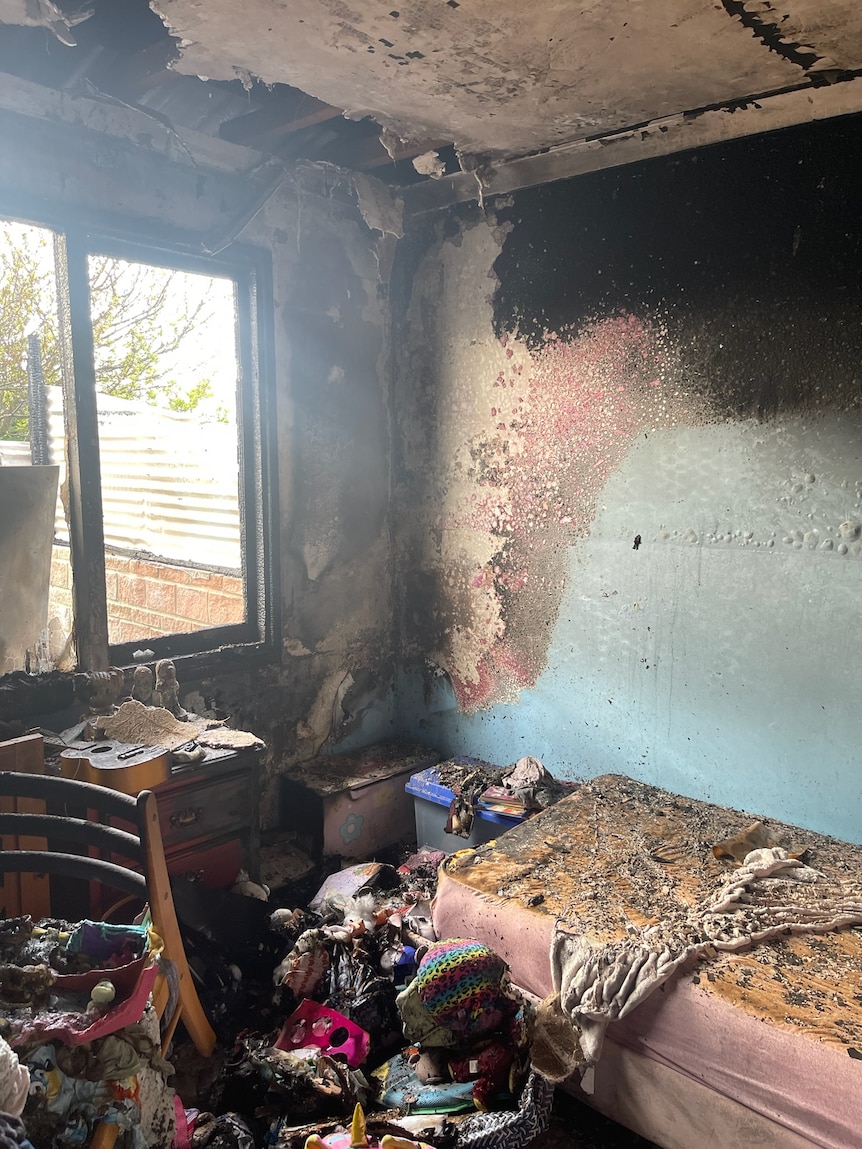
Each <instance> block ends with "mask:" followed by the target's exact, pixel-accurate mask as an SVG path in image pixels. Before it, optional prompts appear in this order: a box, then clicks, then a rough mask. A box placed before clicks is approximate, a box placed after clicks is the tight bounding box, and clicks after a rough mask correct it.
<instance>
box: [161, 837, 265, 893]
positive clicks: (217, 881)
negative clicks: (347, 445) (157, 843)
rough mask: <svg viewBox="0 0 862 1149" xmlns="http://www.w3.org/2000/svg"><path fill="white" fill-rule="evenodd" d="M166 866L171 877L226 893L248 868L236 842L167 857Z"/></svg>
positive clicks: (209, 844) (231, 840) (212, 844)
mask: <svg viewBox="0 0 862 1149" xmlns="http://www.w3.org/2000/svg"><path fill="white" fill-rule="evenodd" d="M166 862H167V867H168V874H169V875H170V877H172V878H185V879H186V881H189V882H200V883H201V884H202V885H204V886H213V887H215V888H216V889H229V888H230V887H231V886H232V885H233V884H234V882H235V881H236V877H237V874H238V873H239V871H240V870H241V869H242V868H243V866H245V865H247V862H246V859H245V853H244V851H243V848H242V842H241V841H240V840H239V838H228V839H221V840H220V841H218V842H204V843H203V845H200V846H195V847H193V848H192V849H188V850H180V851H178V852H177V853H175V854H171V855H169V856H168V857H167V859H166Z"/></svg>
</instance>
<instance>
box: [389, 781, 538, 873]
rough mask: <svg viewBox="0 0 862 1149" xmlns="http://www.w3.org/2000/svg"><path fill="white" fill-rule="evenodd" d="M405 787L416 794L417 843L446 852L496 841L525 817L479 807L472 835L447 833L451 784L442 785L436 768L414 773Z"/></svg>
mask: <svg viewBox="0 0 862 1149" xmlns="http://www.w3.org/2000/svg"><path fill="white" fill-rule="evenodd" d="M405 790H406V791H407V793H408V794H412V795H413V809H414V812H415V815H416V844H417V846H430V847H431V848H432V849H434V850H442V851H443V853H444V854H454V853H455V851H456V850H465V849H467V848H468V847H469V846H480V845H481V844H482V843H483V842H490V841H493V839H494V838H499V837H500V835H501V834H505V832H506V831H507V830H511V828H512V827H513V826H517V825H518V824H519V823H520V822H523V820H524V817H523V815H517V816H514V817H508V816H507V815H505V814H495V813H493V812H492V811H491V810H480V809H476V810H474V817H473V826H472V829H471V830H470V837H469V838H461V837H459V836H458V835H457V834H447V833H446V821H447V819H448V817H449V806H450V804H451V802H452V799H453V798H454V797H455V795H454V794H453V793H452V791H451V790H450V789H448V787H446V786H441V784H440V776H439V774H438V771H437V768H436V767H434V766H432V767H431V768H430V769H428V770H422V771H421V772H420V773H419V774H413V775H412V776H411V778H410V781H409V782H408V783H407V785H406V786H405Z"/></svg>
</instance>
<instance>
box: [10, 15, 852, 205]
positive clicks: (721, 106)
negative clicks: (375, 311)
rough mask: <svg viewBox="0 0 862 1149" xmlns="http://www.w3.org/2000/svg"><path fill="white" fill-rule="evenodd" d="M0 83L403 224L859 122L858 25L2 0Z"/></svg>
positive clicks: (810, 20)
mask: <svg viewBox="0 0 862 1149" xmlns="http://www.w3.org/2000/svg"><path fill="white" fill-rule="evenodd" d="M0 71H5V72H8V73H11V74H12V75H15V76H19V77H21V78H23V79H26V80H31V81H36V82H38V83H40V84H44V85H46V86H48V87H52V88H58V89H60V90H63V91H66V92H69V93H71V94H81V95H86V96H90V97H95V98H102V99H108V100H112V101H119V102H120V103H122V104H126V105H131V106H133V107H135V108H139V109H141V110H143V111H145V112H147V113H148V114H149V115H151V116H153V117H154V118H155V119H158V120H160V121H162V122H163V123H164V124H165V125H166V126H172V127H174V128H177V129H182V128H187V129H192V130H194V131H197V132H203V133H208V134H210V135H212V136H214V137H219V138H222V139H224V140H227V141H230V142H231V143H234V144H240V145H243V146H246V147H249V148H251V149H254V150H255V151H257V152H263V153H267V154H269V155H272V156H275V157H277V159H278V160H280V161H282V162H283V163H285V164H292V163H294V162H296V161H300V160H301V161H311V162H317V163H326V164H333V165H335V166H337V167H339V168H345V169H349V170H352V171H360V172H368V173H370V174H373V175H374V176H375V177H376V178H377V179H379V180H382V181H384V182H386V183H389V184H391V185H395V186H398V187H403V188H406V189H409V190H408V191H407V192H406V196H405V198H406V200H407V206H408V210H411V211H414V212H415V211H424V210H429V209H433V208H436V207H441V206H445V205H446V204H448V203H453V202H457V201H459V200H463V199H469V198H473V199H476V198H478V199H480V200H481V199H482V198H483V196H484V195H485V194H497V193H500V192H505V191H509V190H512V189H513V188H515V187H522V186H526V185H529V184H536V183H541V182H547V181H550V180H554V179H558V178H565V177H568V176H571V175H574V174H579V173H580V172H581V171H588V170H595V169H597V168H602V167H607V166H612V165H615V164H618V163H623V162H630V161H631V160H636V159H642V158H645V157H647V156H649V155H651V154H661V153H667V152H670V151H678V150H683V149H687V148H691V147H699V146H702V145H704V144H706V143H712V142H716V141H718V140H720V139H725V138H730V137H733V136H736V135H748V134H754V133H755V132H762V131H768V130H772V129H774V128H778V127H784V126H788V125H790V124H793V123H801V122H805V121H806V120H810V119H817V118H822V117H826V116H834V115H842V114H845V113H848V112H855V111H859V110H860V109H862V94H860V93H862V8H860V7H859V6H858V4H857V3H855V2H854V0H786V2H785V3H783V4H778V2H777V0H651V2H650V3H645V2H643V0H610V2H605V3H597V2H595V0H592V2H590V3H587V4H581V5H572V4H571V3H570V2H569V0H545V2H544V3H542V4H539V5H526V4H523V3H519V2H518V0H502V2H501V0H463V2H462V0H403V2H400V0H367V2H365V3H363V4H356V3H353V2H352V0H291V2H290V3H276V2H274V0H245V2H244V3H243V5H242V6H241V18H238V6H237V4H236V0H206V3H203V2H202V0H149V2H148V0H0ZM830 88H836V89H841V91H840V94H839V95H835V94H832V95H830V94H829V91H828V90H829V89H830ZM740 110H741V111H743V112H745V113H746V114H745V115H741V114H738V115H734V113H738V112H740ZM731 116H733V119H731ZM695 122H696V126H695V127H694V128H692V124H693V123H695ZM620 141H622V146H620ZM603 152H604V154H602V153H603ZM525 165H527V166H525ZM411 185H419V186H413V187H412V188H411ZM411 201H412V203H411Z"/></svg>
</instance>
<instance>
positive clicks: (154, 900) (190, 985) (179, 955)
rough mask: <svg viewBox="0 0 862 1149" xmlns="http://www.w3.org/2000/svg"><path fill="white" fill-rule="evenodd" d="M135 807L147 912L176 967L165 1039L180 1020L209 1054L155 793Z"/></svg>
mask: <svg viewBox="0 0 862 1149" xmlns="http://www.w3.org/2000/svg"><path fill="white" fill-rule="evenodd" d="M138 811H139V815H140V825H141V837H142V838H143V839H144V841H145V842H146V850H147V882H148V885H149V892H150V913H151V915H152V919H153V928H154V929H155V931H156V933H157V934H158V935H159V937H160V938H161V939H162V941H163V942H164V943H165V950H164V952H165V957H166V958H169V959H170V960H171V961H172V962H173V963H174V966H175V967H176V971H177V979H178V983H179V984H178V991H179V1000H178V1002H177V1008H176V1011H175V1013H174V1017H173V1018H170V1019H169V1021H168V1029H167V1031H166V1033H167V1037H166V1039H165V1040H166V1041H169V1039H170V1036H172V1035H173V1031H174V1029H175V1028H176V1024H177V1022H178V1021H179V1020H182V1023H183V1025H184V1026H185V1029H186V1032H187V1033H188V1035H189V1037H190V1038H191V1039H192V1041H193V1042H194V1044H195V1048H196V1049H197V1051H198V1053H200V1054H201V1056H202V1057H209V1055H210V1054H211V1053H212V1051H213V1049H214V1048H215V1043H216V1036H215V1033H214V1032H213V1029H212V1026H211V1025H210V1023H209V1021H208V1020H207V1016H206V1014H205V1013H204V1011H203V1006H202V1005H201V1003H200V998H199V997H198V993H197V990H196V989H195V984H194V981H193V979H192V973H191V970H190V969H189V964H188V961H187V960H186V951H185V946H184V945H183V939H182V935H181V934H180V927H179V923H178V922H177V915H176V911H175V909H174V898H173V894H172V892H171V883H170V879H169V878H168V868H167V865H166V864H165V853H164V848H163V846H162V833H161V827H160V825H159V811H158V807H157V806H156V798H155V795H154V794H153V793H152V791H150V790H145V791H144V792H143V793H141V794H139V795H138Z"/></svg>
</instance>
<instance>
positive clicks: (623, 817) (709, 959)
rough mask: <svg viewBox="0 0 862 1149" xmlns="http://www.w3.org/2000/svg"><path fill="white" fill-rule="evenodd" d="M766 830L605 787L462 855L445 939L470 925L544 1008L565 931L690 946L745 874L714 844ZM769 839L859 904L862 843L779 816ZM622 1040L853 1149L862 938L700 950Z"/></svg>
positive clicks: (859, 1084)
mask: <svg viewBox="0 0 862 1149" xmlns="http://www.w3.org/2000/svg"><path fill="white" fill-rule="evenodd" d="M751 821H752V818H751V817H750V816H748V815H746V814H743V813H740V812H738V811H735V810H731V809H729V808H726V807H721V806H715V805H711V804H709V803H704V802H698V801H695V800H692V799H687V798H681V797H679V796H677V795H674V794H670V793H668V792H666V791H663V790H658V789H656V788H654V787H650V786H646V785H643V784H641V783H638V782H635V781H633V780H631V779H628V778H624V777H620V776H616V775H607V776H603V777H601V778H597V779H594V780H593V781H591V782H589V783H586V784H585V785H584V786H583V787H581V788H580V789H579V790H578V792H577V793H575V794H574V795H572V796H571V797H569V798H566V799H564V800H563V801H561V802H559V803H558V804H557V805H556V806H553V807H551V808H550V809H548V810H546V811H544V812H543V813H542V814H539V815H537V816H536V817H534V818H532V819H530V820H529V821H527V822H525V823H524V824H523V825H522V826H519V827H516V828H515V829H513V830H511V831H509V833H508V834H506V835H504V836H502V837H501V838H500V839H499V841H498V842H497V843H489V844H488V845H486V846H482V847H480V848H479V849H477V850H475V851H469V852H465V853H463V854H458V855H455V856H453V857H452V858H451V859H449V860H448V861H447V862H446V863H445V864H444V866H443V867H442V868H441V876H440V883H439V887H438V895H437V900H436V903H435V909H434V920H435V928H436V929H437V930H438V933H439V934H440V936H452V935H453V934H457V933H463V932H464V930H465V929H467V928H468V925H469V932H470V933H471V935H472V936H476V937H479V938H480V939H481V940H484V941H488V942H489V943H490V944H492V945H494V946H495V947H496V948H497V949H498V951H499V952H500V953H501V954H502V956H504V957H505V958H506V960H507V961H508V962H509V965H510V968H511V970H512V977H513V980H514V981H515V982H516V983H517V984H519V985H520V986H522V987H523V988H524V989H527V990H528V991H530V992H532V993H534V994H536V995H537V996H539V997H541V998H544V997H546V996H547V995H549V994H550V993H551V991H552V989H553V988H554V986H553V982H552V968H551V962H550V960H549V954H550V952H551V942H552V939H553V938H554V936H555V927H556V925H557V923H558V922H559V923H560V924H561V925H562V926H563V927H564V928H565V929H567V930H570V931H571V932H572V933H573V934H574V935H576V936H578V937H582V938H586V939H588V941H589V943H590V945H591V946H595V947H598V946H610V947H619V946H620V945H625V944H627V943H631V942H632V941H635V942H637V941H638V940H639V939H641V938H642V937H643V936H644V934H645V932H648V931H650V930H651V929H653V928H656V930H657V932H658V933H660V934H662V935H664V936H668V935H675V936H677V937H679V938H685V937H686V935H687V931H688V932H690V930H691V923H692V920H693V918H696V916H697V912H698V910H699V909H700V908H702V907H703V906H704V905H705V904H709V903H710V901H711V900H713V899H714V898H715V896H716V893H717V892H718V891H720V890H721V889H722V887H723V886H724V885H725V884H726V883H727V881H728V879H729V877H730V876H731V875H732V874H733V872H734V871H735V870H736V869H737V867H738V865H739V863H738V862H734V861H727V860H722V859H720V858H718V857H716V856H715V855H714V854H713V850H712V847H713V845H714V844H715V843H717V842H720V841H722V840H723V839H726V838H728V837H730V836H732V835H735V834H738V833H739V832H740V831H741V830H743V829H744V828H745V827H746V826H747V825H748V823H750V822H751ZM767 829H768V831H769V833H770V836H771V840H772V842H773V843H774V844H775V845H777V846H779V847H784V848H785V849H786V850H787V851H788V853H790V854H802V860H803V861H804V862H805V863H807V865H808V866H809V867H811V868H812V869H813V870H815V871H817V872H818V874H820V875H823V876H824V881H825V882H826V883H827V895H828V897H827V901H828V899H829V897H831V898H832V901H833V902H834V900H835V895H836V891H837V892H838V896H839V898H840V896H841V894H842V892H843V893H844V894H846V893H847V891H848V890H849V891H852V893H853V894H854V896H855V893H856V891H857V890H858V888H859V881H860V873H862V866H860V863H862V847H858V846H853V845H850V844H848V843H845V842H840V841H838V840H836V839H833V838H828V837H825V836H823V835H819V834H814V833H812V832H810V831H807V830H801V829H799V828H797V827H793V826H788V825H784V824H782V823H778V822H774V821H770V822H768V823H767ZM851 901H852V899H851ZM830 904H831V903H830ZM824 917H825V916H824ZM745 932H746V925H745V921H744V920H743V922H742V925H741V933H742V935H744V934H745ZM608 1039H609V1040H611V1041H614V1042H616V1043H617V1044H618V1045H621V1046H625V1047H627V1048H630V1049H634V1050H636V1051H637V1052H638V1053H640V1054H644V1055H646V1056H648V1057H650V1058H652V1059H654V1060H655V1061H658V1062H661V1063H662V1064H663V1065H666V1066H669V1067H671V1068H674V1069H676V1070H678V1071H679V1072H680V1073H683V1074H685V1075H687V1076H691V1077H694V1078H696V1079H698V1080H700V1081H703V1082H705V1083H706V1084H707V1085H709V1086H710V1087H711V1088H712V1089H715V1090H717V1091H719V1092H722V1093H724V1094H726V1095H728V1096H732V1097H735V1098H736V1099H737V1100H739V1101H741V1102H742V1104H744V1105H746V1106H748V1107H750V1108H751V1109H753V1110H755V1111H756V1112H759V1113H764V1114H765V1115H766V1116H768V1117H769V1118H771V1119H772V1120H776V1121H779V1122H782V1123H784V1124H785V1125H786V1126H787V1128H788V1129H792V1130H794V1132H796V1133H798V1134H800V1135H801V1136H804V1137H806V1138H808V1139H809V1140H810V1142H811V1143H813V1144H817V1145H824V1146H835V1149H838V1147H839V1146H842V1145H847V1144H851V1143H852V1138H853V1137H856V1136H858V1128H859V1122H860V1120H862V1112H860V1108H862V1105H860V1101H859V1100H858V1099H859V1097H860V1096H862V1060H860V1059H862V932H860V930H859V929H848V928H845V929H840V930H837V931H834V932H828V933H804V934H786V935H785V934H783V933H779V935H778V936H776V937H773V938H771V939H770V940H766V941H763V942H761V943H760V944H758V945H755V946H752V947H751V948H748V949H743V950H741V951H738V952H732V953H723V952H720V951H718V950H712V949H710V950H708V951H707V952H705V953H700V954H699V956H694V955H692V956H691V957H690V960H687V961H686V962H684V963H683V964H681V965H680V967H679V968H678V969H677V970H676V971H675V972H674V973H673V975H672V977H670V978H669V980H667V981H666V982H665V983H664V984H663V985H661V986H660V987H659V988H658V989H657V991H656V992H655V993H654V994H652V995H651V996H650V997H649V998H648V999H647V1000H646V1001H645V1002H644V1003H643V1004H642V1005H638V1006H637V1008H635V1009H633V1010H632V1011H631V1012H630V1013H628V1014H627V1016H624V1017H623V1018H621V1019H620V1020H616V1021H613V1022H612V1023H611V1025H610V1027H609V1029H608ZM830 1108H831V1110H832V1112H831V1113H830V1112H829V1110H830Z"/></svg>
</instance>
